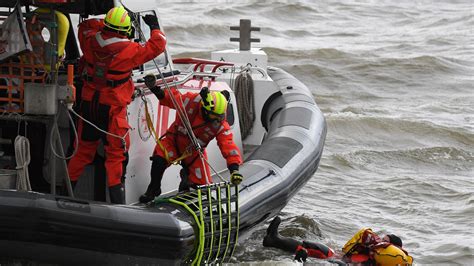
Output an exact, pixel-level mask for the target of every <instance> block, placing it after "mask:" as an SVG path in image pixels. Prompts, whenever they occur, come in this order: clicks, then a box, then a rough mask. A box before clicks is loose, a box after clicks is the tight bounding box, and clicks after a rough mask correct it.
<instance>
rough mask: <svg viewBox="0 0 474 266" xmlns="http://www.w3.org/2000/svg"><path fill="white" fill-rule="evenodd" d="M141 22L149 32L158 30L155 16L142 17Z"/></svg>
mask: <svg viewBox="0 0 474 266" xmlns="http://www.w3.org/2000/svg"><path fill="white" fill-rule="evenodd" d="M143 21H144V22H145V24H147V25H148V26H149V27H150V29H151V30H154V29H160V26H159V25H158V18H157V17H156V16H155V15H146V16H144V17H143Z"/></svg>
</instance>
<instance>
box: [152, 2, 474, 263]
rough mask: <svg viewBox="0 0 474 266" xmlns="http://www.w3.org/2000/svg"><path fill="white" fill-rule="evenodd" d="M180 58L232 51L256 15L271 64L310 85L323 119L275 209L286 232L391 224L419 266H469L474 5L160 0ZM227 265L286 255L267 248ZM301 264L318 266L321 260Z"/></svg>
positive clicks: (298, 234) (334, 241)
mask: <svg viewBox="0 0 474 266" xmlns="http://www.w3.org/2000/svg"><path fill="white" fill-rule="evenodd" d="M157 5H158V7H159V11H160V13H159V15H160V18H161V23H162V24H163V27H164V29H165V33H166V34H167V37H168V47H169V50H170V52H171V53H172V55H173V56H175V57H183V56H186V57H187V56H195V57H202V58H210V52H211V51H214V50H222V49H230V48H236V47H237V46H238V44H237V43H230V42H229V38H230V37H238V33H237V32H236V31H230V30H229V27H230V26H237V25H238V23H239V19H251V20H252V25H253V26H257V27H260V28H261V31H260V32H253V37H254V38H260V39H261V42H260V43H255V44H253V46H254V47H261V48H263V50H264V51H265V52H266V53H267V54H268V56H269V64H271V65H274V66H277V67H281V68H283V69H285V70H286V71H288V72H289V73H291V74H293V75H295V76H296V77H297V78H298V79H299V80H301V81H302V82H304V83H305V84H306V85H307V86H308V87H309V88H310V89H311V91H312V93H313V95H314V98H315V100H316V102H317V104H318V105H319V107H320V108H321V110H322V111H323V112H324V114H325V117H326V119H327V123H328V133H327V139H326V146H325V149H324V154H323V158H322V160H321V164H320V167H319V170H318V171H317V172H316V173H315V175H314V176H313V178H312V179H311V180H310V181H309V182H308V183H307V184H306V187H304V188H303V189H302V190H301V191H300V192H299V193H298V194H297V195H296V196H295V197H294V198H293V199H292V200H291V202H290V203H289V205H288V206H287V207H286V208H284V209H283V211H282V212H281V213H280V216H282V220H283V222H282V225H281V230H282V235H285V236H289V237H294V238H297V239H299V240H304V239H307V240H311V241H319V242H322V243H324V244H326V245H329V246H330V247H332V248H333V249H335V250H340V248H341V246H342V245H344V243H345V242H346V241H347V240H348V239H349V238H351V236H352V235H353V234H354V233H355V232H357V231H358V230H359V229H360V228H362V227H370V228H372V229H373V230H374V231H376V232H379V233H381V234H384V233H394V234H397V235H399V236H400V237H401V238H402V239H403V242H404V247H405V248H406V250H407V251H408V252H409V253H410V254H411V255H413V257H414V258H415V262H416V263H417V264H440V265H445V264H451V265H456V264H460V265H472V264H474V261H473V248H472V247H473V246H474V232H473V230H474V229H473V228H474V223H473V218H474V197H473V192H474V85H473V83H474V19H473V14H474V4H473V2H472V1H449V2H448V1H444V2H443V1H219V0H214V1H157ZM267 225H268V222H267V224H266V225H264V226H261V227H259V228H257V229H256V230H254V232H252V234H251V235H250V236H249V237H248V238H247V239H245V241H243V242H241V244H240V245H239V247H238V249H237V252H236V254H235V255H236V256H235V261H237V262H240V263H243V262H248V263H254V264H260V263H262V262H264V261H274V262H277V263H282V262H288V263H291V261H292V258H293V256H292V255H291V254H289V253H285V252H282V251H279V250H276V249H272V248H264V247H263V246H262V239H263V236H264V235H265V230H266V226H267ZM309 262H311V263H314V264H318V263H323V262H321V261H318V260H316V259H310V260H309Z"/></svg>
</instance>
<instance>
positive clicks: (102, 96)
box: [68, 7, 166, 204]
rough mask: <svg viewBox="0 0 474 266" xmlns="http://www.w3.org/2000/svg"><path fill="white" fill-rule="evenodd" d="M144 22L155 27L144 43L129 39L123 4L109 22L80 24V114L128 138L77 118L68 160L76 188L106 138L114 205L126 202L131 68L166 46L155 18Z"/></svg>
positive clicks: (93, 20) (111, 196)
mask: <svg viewBox="0 0 474 266" xmlns="http://www.w3.org/2000/svg"><path fill="white" fill-rule="evenodd" d="M143 20H144V21H145V23H146V24H148V25H149V26H150V29H151V37H150V39H149V40H148V41H147V42H146V43H145V44H144V45H143V44H139V43H136V42H133V41H131V40H130V39H129V38H128V35H130V32H131V30H132V27H131V22H130V17H129V16H128V13H127V11H126V10H125V9H124V8H123V7H115V8H113V9H111V10H110V11H109V12H108V13H107V15H106V17H105V20H98V19H90V20H86V21H84V22H82V23H81V24H80V25H79V42H80V46H81V49H82V51H83V57H82V59H81V60H82V62H83V64H84V65H83V67H84V71H83V72H84V74H83V78H84V87H83V89H82V100H83V102H82V105H81V113H82V116H83V117H84V118H86V119H87V120H89V121H91V122H92V123H94V124H95V125H97V126H98V127H99V128H101V129H103V130H105V131H108V132H109V133H112V134H114V135H117V136H125V138H124V139H123V140H122V139H121V138H117V137H114V136H110V135H106V134H104V133H102V132H100V131H98V130H96V129H95V128H93V127H92V126H90V125H89V124H87V123H85V122H83V121H82V120H79V123H78V133H79V143H78V144H77V143H76V145H78V151H77V154H76V155H75V156H74V157H73V158H72V159H71V160H70V162H69V164H68V171H69V175H70V178H71V182H72V184H73V186H74V185H75V184H76V182H77V180H78V179H79V177H80V176H81V174H82V172H83V170H84V167H85V166H86V165H88V164H90V163H91V162H92V161H93V159H94V156H95V153H96V148H97V146H98V144H99V141H100V140H102V141H103V143H104V146H105V169H106V175H107V179H108V187H109V192H110V193H109V194H110V200H111V202H112V203H119V204H123V203H125V190H124V184H123V181H124V175H125V167H126V164H127V159H128V155H127V150H128V148H129V145H130V140H129V137H128V135H127V132H128V130H129V128H130V127H129V125H128V122H127V113H126V112H127V105H128V104H129V103H130V102H131V99H132V94H133V91H134V85H133V81H132V79H131V74H132V70H133V68H135V67H137V66H139V65H141V64H143V63H145V62H147V61H150V60H152V59H153V58H155V57H156V56H158V55H159V54H161V53H162V52H163V51H164V50H165V45H166V38H165V36H164V34H163V33H162V32H161V31H160V30H159V29H158V27H159V26H158V20H157V18H156V16H153V15H147V16H145V17H144V18H143ZM130 37H132V36H130Z"/></svg>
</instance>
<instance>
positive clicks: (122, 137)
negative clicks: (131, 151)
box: [69, 108, 130, 151]
mask: <svg viewBox="0 0 474 266" xmlns="http://www.w3.org/2000/svg"><path fill="white" fill-rule="evenodd" d="M69 111H71V113H73V114H74V115H75V116H77V117H78V118H80V119H82V121H84V122H86V123H87V124H89V125H91V126H92V127H94V128H95V129H97V130H99V131H100V132H102V133H104V134H106V135H109V136H112V137H115V138H119V139H121V140H122V143H123V144H124V149H125V151H126V150H127V145H126V141H125V139H126V138H127V136H128V134H130V129H128V130H127V132H126V133H125V134H124V135H123V136H119V135H116V134H113V133H110V132H108V131H105V130H103V129H101V128H99V127H98V126H96V125H95V124H94V123H92V122H91V121H89V120H87V119H85V118H84V117H82V116H81V115H80V114H78V113H77V112H76V111H74V109H72V108H71V109H69Z"/></svg>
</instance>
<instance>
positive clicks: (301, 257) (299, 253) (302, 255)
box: [294, 246, 308, 262]
mask: <svg viewBox="0 0 474 266" xmlns="http://www.w3.org/2000/svg"><path fill="white" fill-rule="evenodd" d="M300 247H301V246H300ZM300 247H298V249H297V250H296V253H295V258H294V260H296V261H299V262H305V261H306V259H307V258H308V251H307V250H306V249H305V248H303V247H301V248H300Z"/></svg>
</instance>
